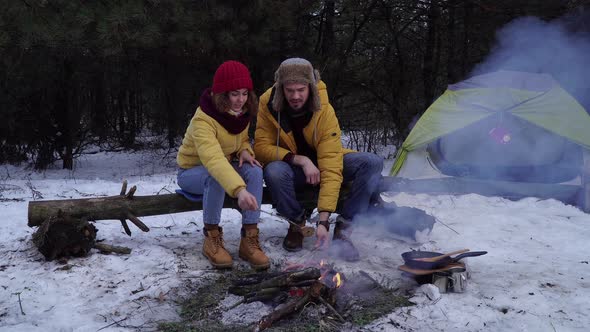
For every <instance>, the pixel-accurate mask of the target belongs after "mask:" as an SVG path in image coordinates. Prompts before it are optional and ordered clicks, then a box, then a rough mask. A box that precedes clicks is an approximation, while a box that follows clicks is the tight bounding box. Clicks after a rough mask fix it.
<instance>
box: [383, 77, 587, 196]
mask: <svg viewBox="0 0 590 332" xmlns="http://www.w3.org/2000/svg"><path fill="white" fill-rule="evenodd" d="M588 151H590V115H588V113H587V112H586V110H585V109H584V107H583V106H582V105H580V103H578V101H576V99H575V98H574V97H572V96H571V95H570V94H569V93H568V92H567V91H565V90H564V89H563V88H561V87H560V86H559V84H558V83H557V81H555V80H554V79H553V78H552V77H551V76H550V75H548V74H534V73H525V72H516V71H498V72H493V73H488V74H483V75H479V76H475V77H472V78H469V79H467V80H465V81H462V82H460V83H457V84H453V85H450V86H449V87H448V89H447V90H446V91H445V92H444V93H443V94H442V95H441V96H440V97H439V98H438V99H437V100H436V101H435V102H434V103H433V104H432V105H431V106H430V107H429V108H428V109H427V110H426V112H425V113H424V114H423V115H422V116H421V117H420V119H419V120H418V121H417V122H416V124H415V126H414V127H413V128H412V130H411V132H410V134H409V135H408V137H407V138H406V140H405V141H404V143H403V144H402V146H401V148H400V149H399V151H398V154H397V158H396V161H395V163H394V164H393V166H392V168H391V171H390V175H392V176H396V177H397V178H400V179H404V181H397V183H396V185H395V186H393V187H394V188H396V189H395V190H399V191H409V192H430V193H451V194H453V193H479V194H483V195H492V196H504V197H509V198H521V197H527V196H534V197H541V198H556V199H559V200H561V201H564V202H566V203H570V204H577V205H580V204H584V203H583V201H584V200H585V198H584V195H583V192H584V190H583V187H584V183H585V181H586V180H585V178H584V173H585V171H584V169H585V168H584V163H585V160H586V164H587V165H588V155H589V153H588ZM586 172H588V170H586Z"/></svg>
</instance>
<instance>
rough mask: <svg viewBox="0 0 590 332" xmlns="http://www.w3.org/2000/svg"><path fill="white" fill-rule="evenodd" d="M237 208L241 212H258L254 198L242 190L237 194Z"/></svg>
mask: <svg viewBox="0 0 590 332" xmlns="http://www.w3.org/2000/svg"><path fill="white" fill-rule="evenodd" d="M238 206H239V207H240V209H242V210H253V211H256V210H258V203H257V202H256V197H254V195H252V194H251V193H250V192H249V191H248V190H246V189H242V190H240V191H239V192H238Z"/></svg>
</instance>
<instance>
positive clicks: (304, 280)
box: [229, 260, 345, 331]
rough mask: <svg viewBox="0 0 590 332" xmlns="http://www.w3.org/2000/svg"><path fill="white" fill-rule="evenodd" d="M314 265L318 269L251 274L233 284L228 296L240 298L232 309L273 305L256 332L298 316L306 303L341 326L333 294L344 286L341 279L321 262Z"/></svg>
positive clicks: (290, 268) (294, 267) (296, 267)
mask: <svg viewBox="0 0 590 332" xmlns="http://www.w3.org/2000/svg"><path fill="white" fill-rule="evenodd" d="M315 265H316V266H317V267H305V266H304V265H289V266H287V268H286V269H285V271H283V272H277V273H265V274H252V275H248V276H245V277H242V278H239V279H237V280H234V282H233V286H231V287H230V289H229V292H230V293H232V294H234V295H239V296H242V297H243V298H242V300H240V301H239V302H238V303H236V304H234V305H233V306H232V308H233V307H236V306H238V305H240V304H242V303H250V302H255V301H262V302H270V303H273V304H275V305H276V307H275V309H274V311H272V312H271V313H270V314H268V315H266V316H264V317H262V319H261V320H260V321H259V322H258V330H259V331H262V330H264V329H267V328H269V327H271V326H272V325H273V324H274V323H275V322H277V321H279V320H280V319H282V318H283V317H287V316H289V315H291V314H294V313H297V312H299V311H300V310H301V309H302V308H303V307H305V306H306V305H308V304H309V303H315V304H320V305H324V306H325V307H326V308H327V310H328V311H330V312H332V313H333V315H334V317H335V318H337V319H339V320H340V321H342V322H344V319H343V318H342V316H341V315H340V314H339V313H338V311H336V309H334V305H335V304H336V294H337V293H336V292H337V290H338V289H339V288H341V287H343V285H344V282H345V278H344V275H343V274H342V273H339V272H338V271H336V270H335V269H334V267H333V266H332V265H331V264H328V263H326V262H325V261H323V260H322V261H320V262H319V263H318V264H315Z"/></svg>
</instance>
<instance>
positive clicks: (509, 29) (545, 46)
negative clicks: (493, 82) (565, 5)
mask: <svg viewBox="0 0 590 332" xmlns="http://www.w3.org/2000/svg"><path fill="white" fill-rule="evenodd" d="M589 14H590V13H588V12H586V13H584V12H580V13H578V14H576V15H570V16H568V17H564V18H561V19H557V20H554V21H550V22H546V21H543V20H541V19H539V18H536V17H524V18H519V19H516V20H514V21H512V22H511V23H509V24H507V25H506V26H505V27H503V28H502V29H501V30H500V31H498V33H497V45H496V46H495V47H494V48H493V50H492V52H491V54H490V56H488V58H487V59H486V60H485V61H484V62H483V63H481V64H479V65H478V66H476V67H475V69H474V70H473V72H472V75H471V76H474V75H479V74H483V73H488V72H493V71H497V70H502V69H503V70H515V71H524V72H531V73H547V74H550V75H551V76H553V78H554V79H555V80H557V81H558V82H559V83H560V85H561V86H562V87H563V88H564V89H565V90H566V91H568V92H569V93H570V94H571V95H573V96H574V97H575V98H576V99H577V100H578V101H579V102H580V103H581V104H582V105H583V106H584V107H585V108H586V110H587V111H588V109H589V108H590V56H588V55H589V54H590V31H589V30H588V27H586V26H582V25H583V24H586V23H584V22H587V21H590V15H589ZM580 27H582V29H586V31H576V28H580Z"/></svg>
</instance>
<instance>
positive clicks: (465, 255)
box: [453, 251, 488, 262]
mask: <svg viewBox="0 0 590 332" xmlns="http://www.w3.org/2000/svg"><path fill="white" fill-rule="evenodd" d="M487 253H488V252H487V251H470V252H466V253H464V254H460V255H457V256H455V257H453V262H457V261H459V260H460V259H461V258H465V257H475V256H481V255H485V254H487Z"/></svg>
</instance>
